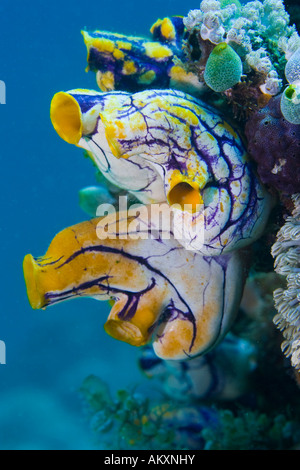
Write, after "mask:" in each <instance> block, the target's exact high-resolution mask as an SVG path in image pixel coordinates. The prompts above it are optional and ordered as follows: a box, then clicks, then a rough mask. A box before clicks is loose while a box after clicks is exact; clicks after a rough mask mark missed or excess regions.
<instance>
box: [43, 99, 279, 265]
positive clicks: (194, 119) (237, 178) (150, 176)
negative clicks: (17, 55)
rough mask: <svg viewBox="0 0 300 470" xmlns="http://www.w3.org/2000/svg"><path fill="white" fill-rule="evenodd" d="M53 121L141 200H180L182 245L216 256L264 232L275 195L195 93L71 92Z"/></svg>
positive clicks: (59, 102) (55, 108) (55, 107)
mask: <svg viewBox="0 0 300 470" xmlns="http://www.w3.org/2000/svg"><path fill="white" fill-rule="evenodd" d="M51 119H52V123H53V125H54V127H55V129H56V131H57V132H58V134H59V135H60V136H61V137H62V138H63V139H65V140H66V141H67V142H70V143H73V144H76V145H78V146H80V147H83V148H85V149H86V150H89V151H90V152H91V157H92V158H93V160H94V161H95V163H96V164H97V165H98V167H99V169H100V170H101V172H102V173H103V174H104V176H106V177H107V178H108V179H110V181H111V182H113V183H115V184H117V185H119V186H121V187H122V188H124V189H127V190H128V191H129V192H133V193H134V194H135V196H136V197H137V198H138V199H139V200H140V201H141V202H144V203H153V202H163V201H166V202H168V203H169V204H170V205H171V206H173V205H176V209H174V214H175V218H177V220H178V225H181V224H182V223H183V222H182V221H183V218H184V220H185V222H184V223H185V224H187V227H186V230H185V237H183V239H182V244H183V246H184V247H185V248H188V249H193V250H195V251H198V252H199V253H201V254H203V255H208V256H215V255H220V254H222V253H226V252H229V251H231V250H233V249H238V248H241V247H244V246H246V245H249V244H250V243H252V242H253V241H254V240H255V239H257V238H258V237H259V236H260V235H261V234H262V232H263V230H264V228H265V225H266V222H267V219H268V215H269V211H270V209H271V199H270V196H269V195H268V193H267V192H266V191H265V189H264V188H263V186H262V185H261V184H260V182H259V180H258V178H257V177H256V175H255V173H254V171H253V168H252V166H251V163H250V162H249V161H248V157H247V154H246V151H245V148H244V146H243V143H242V140H241V139H240V137H239V135H238V133H237V132H236V131H235V130H234V129H233V128H232V127H231V126H230V125H229V124H228V123H227V122H226V121H225V120H224V118H223V117H222V116H221V115H220V114H218V113H217V112H216V111H215V110H213V109H212V108H210V107H209V106H207V105H206V104H204V103H203V102H201V101H199V100H197V99H196V98H193V97H192V96H189V95H187V94H185V93H183V92H180V91H176V90H151V91H149V90H147V91H143V92H139V93H135V94H128V93H124V92H111V93H97V92H87V91H84V90H72V91H70V92H66V93H65V92H60V93H58V94H56V95H55V96H54V98H53V100H52V105H51ZM185 204H186V205H189V206H190V207H191V214H187V213H186V211H185V210H183V209H184V205H185ZM178 206H180V208H181V209H179V210H178ZM199 219H201V220H203V222H202V226H201V228H202V229H201V230H199V232H198V233H195V231H194V230H193V228H194V226H195V224H196V223H199V224H200V225H201V221H200V220H199ZM175 225H176V224H175Z"/></svg>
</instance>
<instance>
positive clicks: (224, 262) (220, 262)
mask: <svg viewBox="0 0 300 470" xmlns="http://www.w3.org/2000/svg"><path fill="white" fill-rule="evenodd" d="M203 260H204V261H206V262H207V263H208V264H209V266H210V265H211V263H214V262H215V263H217V264H218V265H219V266H220V267H221V269H222V272H223V281H222V285H223V288H222V289H221V292H222V309H221V314H220V315H219V316H220V321H219V329H218V332H217V334H216V335H215V340H214V343H213V344H211V345H210V346H209V348H210V349H211V348H212V347H213V346H214V344H215V343H216V342H217V341H218V338H219V336H220V334H221V331H222V325H223V320H224V315H225V290H226V269H227V259H222V258H218V257H207V256H204V257H203ZM208 284H209V281H208V282H207V283H206V286H205V289H206V288H207V287H208ZM204 297H205V294H204V295H203V302H204ZM203 306H204V305H203Z"/></svg>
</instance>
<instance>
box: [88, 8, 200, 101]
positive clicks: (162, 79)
mask: <svg viewBox="0 0 300 470" xmlns="http://www.w3.org/2000/svg"><path fill="white" fill-rule="evenodd" d="M150 32H151V35H152V37H151V38H150V39H146V38H140V37H133V36H125V35H123V34H116V33H110V32H106V31H93V32H90V31H82V34H83V38H84V42H85V45H86V47H87V52H88V55H87V62H88V67H87V71H89V70H91V71H93V72H96V80H97V84H98V86H99V88H100V90H102V91H112V90H127V91H132V92H136V91H140V90H145V89H149V88H176V89H181V90H184V91H188V92H190V93H192V92H199V91H200V90H203V88H204V87H203V83H202V82H201V81H199V77H198V76H197V74H196V73H193V72H191V71H188V70H186V66H185V65H184V64H185V62H186V58H185V55H184V54H185V53H184V47H183V44H184V41H186V40H187V36H188V33H187V31H186V29H185V27H184V24H183V18H182V17H180V16H173V17H171V18H163V19H159V20H157V21H156V22H155V23H154V24H153V26H152V27H151V29H150Z"/></svg>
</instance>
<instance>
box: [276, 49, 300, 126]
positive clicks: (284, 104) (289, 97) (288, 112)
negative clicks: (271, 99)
mask: <svg viewBox="0 0 300 470" xmlns="http://www.w3.org/2000/svg"><path fill="white" fill-rule="evenodd" d="M285 77H286V79H287V81H288V82H289V86H288V87H287V88H286V89H285V90H284V92H283V93H282V97H281V103H280V107H281V112H282V114H283V115H284V117H285V118H286V119H287V120H288V121H289V122H291V123H292V124H300V47H299V49H297V51H296V52H294V54H293V55H292V56H291V57H290V58H289V60H288V61H287V63H286V66H285Z"/></svg>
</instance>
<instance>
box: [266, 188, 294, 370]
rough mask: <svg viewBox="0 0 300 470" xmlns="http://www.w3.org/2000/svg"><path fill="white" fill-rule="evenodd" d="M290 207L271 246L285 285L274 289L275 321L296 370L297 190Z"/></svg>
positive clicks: (284, 349)
mask: <svg viewBox="0 0 300 470" xmlns="http://www.w3.org/2000/svg"><path fill="white" fill-rule="evenodd" d="M292 200H293V202H294V206H295V208H294V211H293V213H292V215H291V216H289V217H288V218H287V220H286V222H285V224H284V225H283V227H282V228H281V229H280V230H279V232H278V234H277V241H276V242H275V243H274V245H273V247H272V255H273V256H274V258H275V271H276V272H278V273H279V274H282V275H283V276H286V281H287V287H286V289H282V288H279V289H276V290H275V291H274V300H275V306H276V309H277V310H278V314H277V315H276V316H275V317H274V323H275V325H276V326H277V327H278V328H279V329H280V330H281V331H282V332H283V336H284V338H285V340H284V341H283V343H282V350H283V352H284V353H285V355H286V356H287V357H290V358H291V363H292V366H293V367H295V368H296V369H297V370H300V194H295V195H294V196H292Z"/></svg>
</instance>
